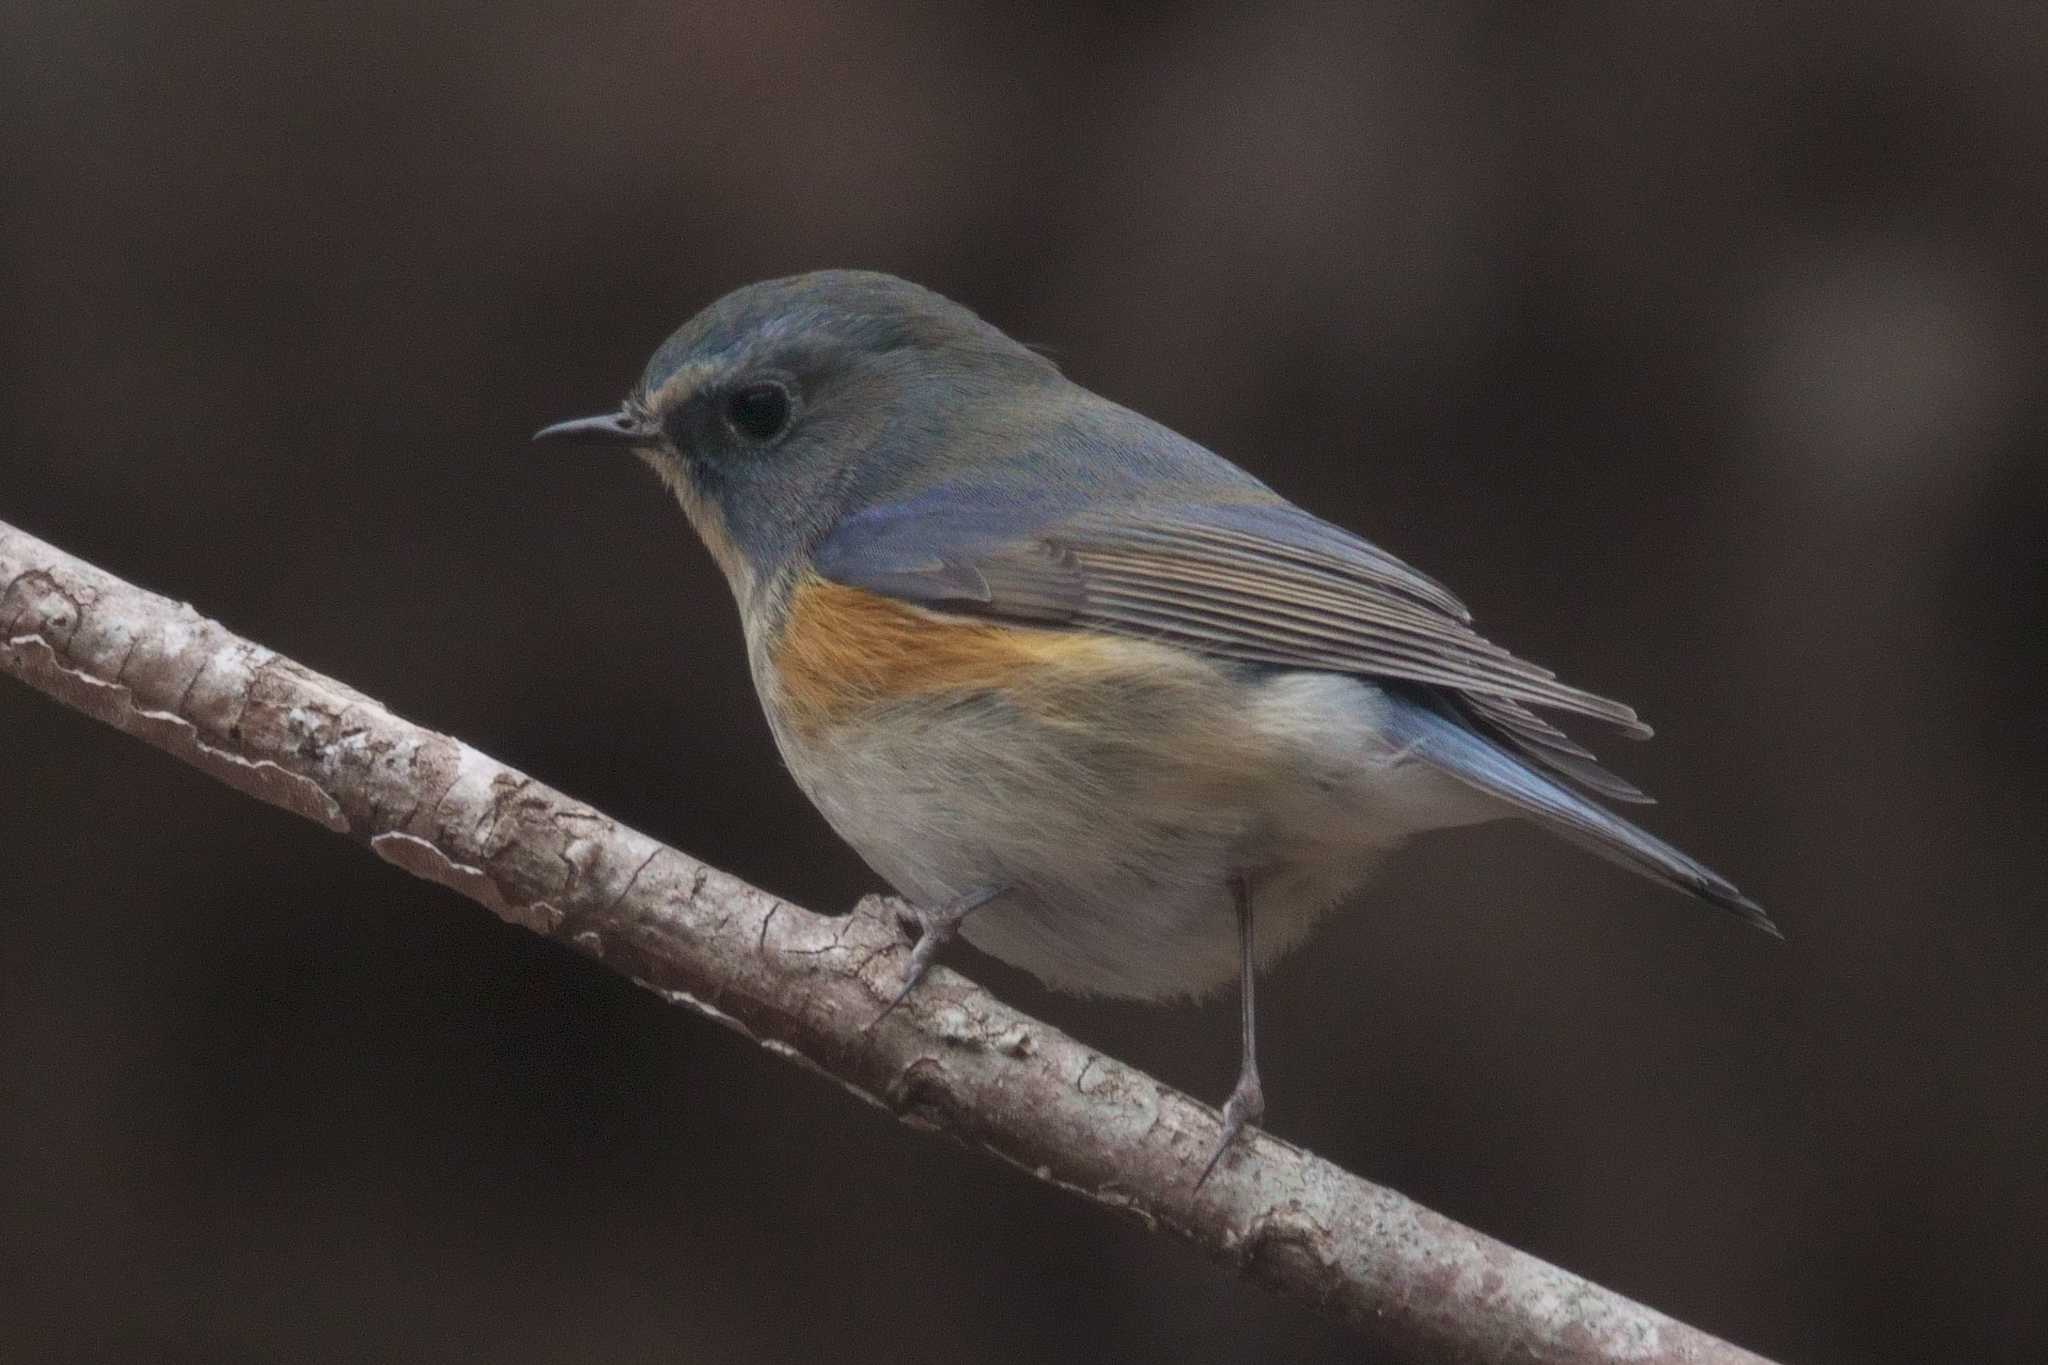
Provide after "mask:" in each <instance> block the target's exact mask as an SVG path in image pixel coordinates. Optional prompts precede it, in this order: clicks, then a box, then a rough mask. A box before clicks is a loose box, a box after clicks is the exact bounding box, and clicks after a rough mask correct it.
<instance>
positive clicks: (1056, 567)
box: [815, 481, 1649, 801]
mask: <svg viewBox="0 0 2048 1365" xmlns="http://www.w3.org/2000/svg"><path fill="white" fill-rule="evenodd" d="M815 562H816V565H817V568H818V571H819V572H820V573H821V574H822V575H823V576H824V577H826V578H828V579H830V580H832V581H834V582H837V583H843V584H846V585H848V586H851V587H859V588H865V589H868V590H870V591H873V592H880V593H885V594H887V595H889V596H893V597H896V598H899V599H902V600H904V601H909V602H915V603H918V604H919V605H922V606H927V607H932V608H935V609H939V610H945V611H957V612H964V613H971V614H977V615H987V616H996V617H1002V618H1005V619H1009V620H1015V621H1020V622H1028V623H1033V624H1040V625H1054V626H1071V627H1076V628H1081V629H1092V630H1102V631H1108V632H1112V633H1116V634H1127V635H1138V636H1144V637H1147V638H1152V639H1159V640H1163V641H1166V642H1169V643H1172V644H1176V645H1179V646H1182V647H1184V648H1187V649H1192V650H1195V651H1198V652H1201V653H1206V654H1211V655H1215V656H1217V657H1221V658H1228V659H1235V660H1239V661H1242V662H1247V663H1257V664H1268V665H1272V666H1276V667H1284V668H1307V669H1319V670H1324V671H1329V672H1338V673H1351V674H1356V675H1359V676H1363V677H1371V678H1376V679H1393V680H1399V681H1406V682H1414V683H1420V684H1425V685H1428V686H1431V687H1435V688H1439V689H1443V690H1444V691H1445V692H1446V694H1447V695H1448V696H1450V697H1451V698H1452V699H1453V701H1454V704H1455V705H1456V706H1457V707H1458V708H1459V709H1460V711H1461V712H1463V713H1464V714H1465V715H1466V716H1467V717H1468V719H1470V721H1471V722H1472V723H1473V724H1474V725H1476V726H1478V727H1479V728H1480V729H1482V730H1483V731H1485V732H1486V733H1487V734H1489V735H1490V736H1492V737H1493V738H1495V739H1497V740H1498V741H1499V742H1501V743H1503V744H1505V745H1507V746H1508V747H1509V748H1510V749H1511V750H1513V751H1514V752H1516V753H1518V754H1520V755H1522V756H1523V757H1525V758H1528V759H1530V760H1532V761H1534V762H1537V763H1539V764H1541V765H1542V766H1544V767H1547V768H1549V769H1551V770H1553V771H1555V772H1558V773H1560V774H1562V775H1564V776H1567V777H1569V778H1571V779H1572V780H1573V781H1575V782H1579V783H1581V784H1583V785H1585V786H1586V787H1588V788H1589V789H1590V790H1593V791H1596V792H1598V793H1600V794H1601V795H1603V796H1607V797H1610V798H1612V799H1616V800H1623V801H1645V800H1647V799H1648V798H1647V797H1645V796H1644V795H1643V794H1642V793H1641V792H1640V791H1638V790H1636V788H1635V787H1633V786H1631V785H1630V784H1629V783H1627V782H1625V781H1624V780H1622V779H1621V778H1619V777H1616V776H1614V775H1613V774H1612V773H1609V772H1607V771H1605V770H1604V769H1602V768H1600V767H1599V766H1598V765H1597V764H1596V763H1595V762H1594V761H1593V756H1592V754H1591V753H1589V752H1588V751H1587V750H1586V749H1584V748H1583V747H1581V746H1580V745H1578V744H1577V743H1576V742H1574V741H1573V740H1572V739H1571V738H1570V737H1569V736H1567V735H1566V734H1565V733H1564V732H1563V731H1561V730H1559V729H1557V728H1556V727H1555V726H1554V725H1552V724H1551V723H1550V722H1548V721H1547V720H1545V719H1543V718H1542V717H1541V716H1539V715H1538V714H1537V713H1536V711H1535V710H1534V709H1532V708H1535V707H1546V708H1551V709H1555V710H1560V711H1564V712H1568V713H1573V714H1578V715H1582V716H1588V717H1592V718H1594V719H1598V720H1602V721H1605V722H1608V723H1610V724H1613V725H1615V726H1618V727H1620V728H1621V729H1622V730H1623V731H1624V732H1626V733H1628V734H1630V735H1633V736H1637V737H1641V736H1645V735H1647V734H1649V727H1647V726H1645V725H1644V724H1643V723H1642V722H1641V721H1640V720H1638V719H1637V718H1636V714H1635V712H1634V711H1633V710H1631V709H1630V708H1629V707H1627V706H1624V705H1622V704H1621V703H1620V702H1616V701H1611V700H1609V699H1607V698H1605V697H1600V696H1597V695H1595V694H1593V693H1591V692H1587V691H1585V690H1583V689H1581V688H1577V687H1572V686H1570V685H1569V684H1566V683H1562V682H1559V681H1558V680H1557V678H1556V677H1555V675H1553V674H1552V673H1551V672H1550V671H1549V670H1548V669H1545V668H1541V667H1539V666H1537V665H1535V664H1532V663H1529V662H1527V661H1526V660H1523V659H1518V658H1516V657H1515V656H1514V655H1512V654H1510V653H1509V652H1508V651H1506V650H1505V649H1502V648H1501V647H1500V646H1498V645H1495V644H1493V643H1492V642H1490V641H1488V640H1486V639H1485V638H1484V637H1482V636H1481V635H1479V634H1478V633H1477V632H1476V631H1474V630H1473V629H1472V626H1471V624H1470V622H1471V617H1470V613H1469V612H1467V611H1466V609H1465V607H1464V605H1463V604H1462V603H1460V602H1459V601H1458V600H1457V599H1456V598H1455V597H1453V596H1452V595H1451V594H1450V593H1449V592H1448V591H1446V590H1445V589H1444V587H1443V586H1442V585H1441V584H1439V583H1437V582H1435V581H1434V580H1433V579H1430V578H1428V577H1426V576H1425V575H1423V574H1422V573H1420V572H1418V571H1417V570H1415V569H1413V568H1411V567H1409V566H1408V565H1407V564H1404V563H1402V562H1401V561H1400V560H1399V559H1396V558H1395V557H1394V556H1392V555H1390V554H1388V553H1386V552H1385V551H1384V550H1381V549H1379V548H1378V547H1377V546H1374V545H1372V544H1371V543H1369V542H1367V541H1365V540H1362V539H1360V538H1359V537H1357V536H1354V535H1352V534H1350V533H1349V532H1347V531H1344V530H1342V529H1340V528H1338V527H1335V526H1332V525H1330V524H1329V523H1328V522H1325V521H1322V520H1319V519H1318V518H1316V517H1313V516H1311V515H1310V514H1309V513H1307V512H1304V511H1302V510H1301V509H1300V508H1298V507H1295V506H1293V505H1292V504H1290V503H1288V502H1285V501H1284V500H1282V499H1281V498H1280V497H1279V496H1278V495H1277V494H1274V493H1272V492H1270V491H1269V490H1267V489H1265V488H1264V487H1263V486H1261V485H1258V484H1255V483H1251V482H1249V481H1247V482H1246V483H1245V484H1244V485H1241V486H1233V487H1229V488H1225V489H1219V490H1214V491H1213V492H1212V493H1211V495H1210V496H1209V497H1207V498H1204V499H1200V500H1197V499H1194V498H1184V499H1181V500H1178V501H1169V502H1166V503H1165V504H1163V505H1161V504H1160V503H1158V502H1156V501H1153V500H1151V499H1149V498H1148V499H1147V500H1145V501H1144V502H1143V504H1142V505H1140V502H1139V499H1137V498H1136V497H1131V496H1120V495H1119V494H1118V492H1117V491H1116V490H1108V491H1107V492H1106V493H1105V490H1103V489H1100V488H1097V489H1094V490H1091V496H1090V497H1089V498H1087V499H1086V500H1082V499H1078V498H1073V497H1066V498H1062V497H1061V496H1059V495H1047V494H1043V493H1019V494H1014V495H1010V496H1001V495H998V496H994V497H991V496H990V493H989V491H988V489H987V487H986V486H985V485H983V486H979V487H976V488H974V489H972V490H967V489H961V488H956V487H953V486H949V485H940V486H938V487H935V488H929V489H926V490H924V491H922V492H919V493H916V494H913V495H911V496H909V497H906V498H903V499H901V500H898V501H891V502H885V503H882V504H880V505H877V506H873V507H869V508H865V509H862V510H860V511H857V512H855V513H854V514H852V515H851V516H848V517H847V518H845V519H844V520H843V521H842V522H841V523H840V524H839V526H838V527H837V529H836V530H834V531H833V532H832V533H831V534H830V535H829V536H828V537H827V538H826V539H825V541H824V542H823V544H822V545H820V546H819V548H818V550H817V552H816V561H815Z"/></svg>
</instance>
